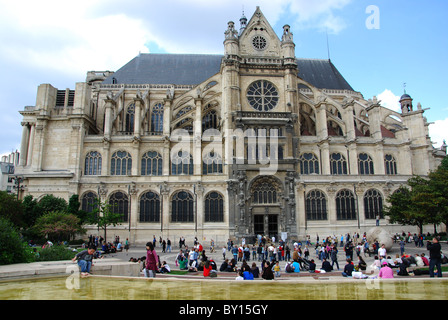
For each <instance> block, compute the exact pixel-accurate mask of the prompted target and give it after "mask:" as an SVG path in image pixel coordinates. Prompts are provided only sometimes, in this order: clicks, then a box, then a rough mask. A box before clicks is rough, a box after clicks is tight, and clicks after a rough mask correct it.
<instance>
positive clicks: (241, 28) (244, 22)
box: [239, 6, 247, 35]
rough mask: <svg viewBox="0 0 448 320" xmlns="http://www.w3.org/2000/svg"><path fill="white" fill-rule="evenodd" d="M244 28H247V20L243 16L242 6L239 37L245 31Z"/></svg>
mask: <svg viewBox="0 0 448 320" xmlns="http://www.w3.org/2000/svg"><path fill="white" fill-rule="evenodd" d="M246 26H247V18H246V16H245V15H244V6H243V14H242V16H241V18H240V34H239V35H241V34H242V33H243V31H244V29H246Z"/></svg>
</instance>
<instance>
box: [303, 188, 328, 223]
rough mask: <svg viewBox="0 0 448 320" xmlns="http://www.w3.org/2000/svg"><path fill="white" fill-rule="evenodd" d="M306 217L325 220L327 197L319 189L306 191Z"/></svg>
mask: <svg viewBox="0 0 448 320" xmlns="http://www.w3.org/2000/svg"><path fill="white" fill-rule="evenodd" d="M305 211H306V218H307V219H308V220H327V198H326V197H325V195H324V193H323V192H322V191H320V190H312V191H310V192H308V194H307V195H306V200H305Z"/></svg>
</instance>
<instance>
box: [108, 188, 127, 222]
mask: <svg viewBox="0 0 448 320" xmlns="http://www.w3.org/2000/svg"><path fill="white" fill-rule="evenodd" d="M109 204H110V205H111V211H112V212H113V213H119V214H121V216H122V218H123V220H122V222H127V221H128V214H129V200H128V196H127V195H126V194H125V193H123V192H121V191H117V192H115V193H113V194H112V195H111V196H110V198H109Z"/></svg>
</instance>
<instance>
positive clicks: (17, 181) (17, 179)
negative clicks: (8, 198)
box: [13, 176, 24, 200]
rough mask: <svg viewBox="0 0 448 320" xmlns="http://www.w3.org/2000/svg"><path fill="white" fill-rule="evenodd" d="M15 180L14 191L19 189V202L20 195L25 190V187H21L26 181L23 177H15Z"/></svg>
mask: <svg viewBox="0 0 448 320" xmlns="http://www.w3.org/2000/svg"><path fill="white" fill-rule="evenodd" d="M13 179H14V184H15V186H14V189H17V200H19V193H20V191H23V190H24V188H23V185H21V183H22V182H23V180H24V179H23V177H21V176H14V177H13Z"/></svg>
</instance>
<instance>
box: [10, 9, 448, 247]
mask: <svg viewBox="0 0 448 320" xmlns="http://www.w3.org/2000/svg"><path fill="white" fill-rule="evenodd" d="M224 29H225V27H224V28H223V30H224ZM282 33H283V34H282V36H281V38H279V37H278V36H277V35H276V33H275V31H274V30H273V29H272V27H271V25H270V24H269V22H268V21H267V20H266V18H265V16H264V15H263V13H262V12H261V10H260V8H258V7H257V9H256V11H255V13H254V14H253V16H252V18H251V19H250V20H248V19H246V18H245V17H244V15H243V17H242V18H241V19H240V28H239V29H237V28H236V26H235V25H234V23H233V22H229V23H228V26H227V30H225V32H224V37H223V41H224V48H223V49H224V54H223V55H206V54H139V55H138V56H137V57H135V58H134V59H132V60H131V61H129V62H128V63H127V64H125V65H124V66H123V67H122V68H120V69H119V70H117V71H115V72H112V71H105V72H97V71H92V72H88V73H87V77H86V81H85V82H81V83H76V85H75V88H74V90H70V89H66V90H60V89H57V88H54V87H53V86H51V85H50V84H42V85H40V86H39V87H38V91H37V98H36V104H35V106H27V107H25V108H24V110H23V111H21V112H20V113H21V115H22V116H23V121H22V126H23V134H22V144H21V150H20V156H21V157H20V163H19V166H18V168H17V173H18V174H19V175H21V176H23V178H24V186H25V188H24V190H23V191H22V193H21V195H20V196H21V197H23V196H24V195H28V194H31V195H33V196H34V197H35V198H37V199H39V198H40V197H42V196H43V195H45V194H49V193H50V194H54V195H55V196H58V197H63V198H65V199H67V200H68V199H69V198H70V196H72V195H74V194H77V195H79V197H80V201H81V203H82V209H83V210H85V211H91V210H92V209H93V206H94V203H95V200H96V199H100V201H102V202H107V203H110V204H112V205H114V206H113V210H115V211H116V212H119V213H121V214H122V217H123V222H122V223H121V224H120V225H118V226H115V227H110V228H109V229H108V230H109V231H108V235H109V237H111V238H112V237H114V236H115V235H119V236H120V237H121V239H125V238H129V240H130V242H131V243H138V244H142V243H146V242H147V241H148V240H150V239H152V237H153V235H155V236H156V237H157V238H158V237H159V236H162V237H163V238H164V239H166V238H169V239H171V240H172V241H176V239H179V238H180V237H181V236H184V237H185V238H187V240H189V239H192V238H193V237H195V236H196V237H198V239H200V240H203V241H209V240H210V239H214V240H215V242H216V241H218V242H220V243H222V242H225V241H227V239H228V238H232V239H241V238H242V237H245V238H246V239H250V238H252V237H254V236H256V235H257V234H263V235H267V236H276V237H277V239H278V238H280V237H283V238H288V239H297V238H300V239H304V237H305V235H312V236H314V235H315V234H319V235H322V236H325V235H330V234H336V235H339V234H343V233H346V232H350V233H352V232H355V231H359V232H363V231H367V230H368V229H369V228H371V227H372V226H375V222H376V219H377V218H378V219H379V220H380V222H381V225H382V226H385V227H387V228H389V229H390V231H394V232H395V231H397V232H401V230H402V227H401V226H397V225H391V224H389V223H388V221H387V219H385V217H384V216H383V213H382V208H383V206H384V205H385V201H386V199H387V197H388V196H389V195H390V194H391V193H393V192H394V191H395V190H396V189H398V188H399V187H400V186H401V185H403V184H405V183H406V181H407V180H408V179H409V178H410V177H411V176H412V175H414V174H416V175H422V176H425V175H427V174H428V172H429V171H430V170H433V169H435V168H436V167H437V165H438V164H439V163H440V161H441V159H442V158H443V157H444V156H445V151H444V150H436V149H434V148H433V146H432V144H431V141H430V138H429V135H428V125H429V124H428V123H427V121H426V118H425V117H424V116H423V113H424V110H423V109H422V107H421V105H420V104H418V105H417V106H414V104H413V99H412V98H411V97H410V96H409V95H407V94H405V95H403V96H402V97H401V100H400V103H401V105H402V111H401V113H400V112H395V111H392V110H389V109H386V108H384V107H382V106H381V105H380V104H379V102H378V101H377V100H376V98H375V97H374V98H372V99H369V100H366V99H365V98H364V97H363V95H362V94H361V93H360V92H357V91H355V90H354V89H353V88H352V87H351V86H350V84H349V83H347V81H346V80H345V79H344V77H343V76H342V75H341V74H340V73H339V71H338V70H337V69H336V67H335V66H334V65H333V63H332V62H331V61H330V60H321V59H304V58H297V57H296V54H295V44H294V39H293V33H292V32H291V29H290V27H289V26H288V25H285V26H284V27H283V31H282ZM87 228H88V230H89V233H92V234H98V231H97V227H96V226H87ZM107 240H110V239H107Z"/></svg>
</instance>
